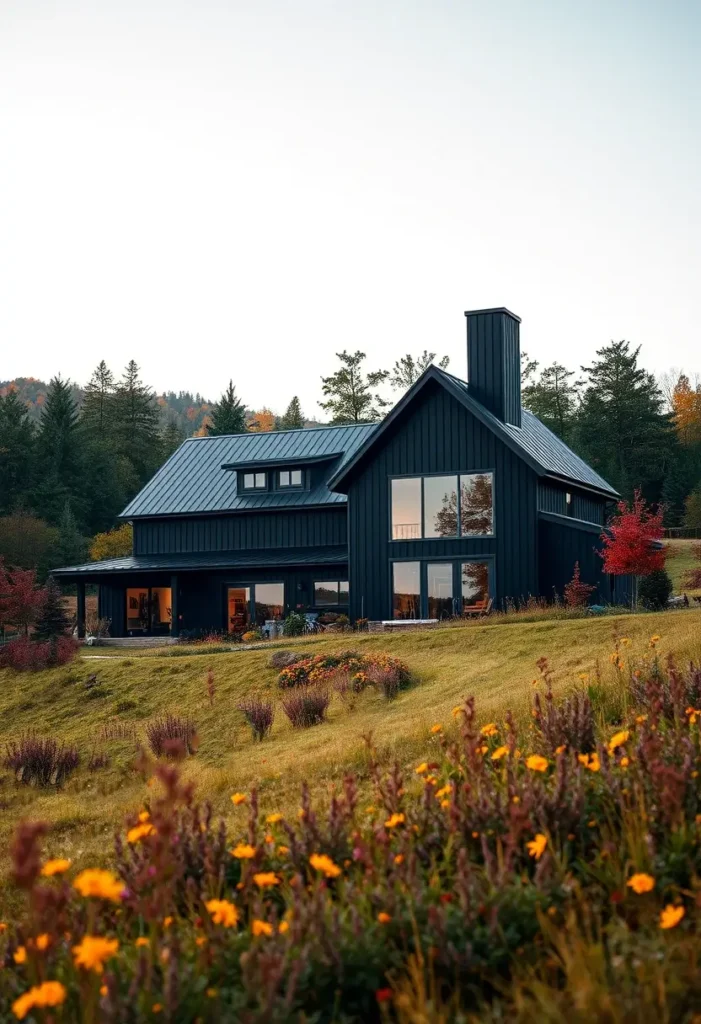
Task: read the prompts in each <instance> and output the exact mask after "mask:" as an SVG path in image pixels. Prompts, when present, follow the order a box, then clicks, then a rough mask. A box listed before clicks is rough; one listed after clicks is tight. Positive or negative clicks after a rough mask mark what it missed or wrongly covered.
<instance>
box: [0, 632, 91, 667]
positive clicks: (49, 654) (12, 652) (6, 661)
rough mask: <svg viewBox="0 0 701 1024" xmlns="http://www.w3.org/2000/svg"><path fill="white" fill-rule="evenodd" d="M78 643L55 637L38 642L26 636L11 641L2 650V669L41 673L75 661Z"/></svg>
mask: <svg viewBox="0 0 701 1024" xmlns="http://www.w3.org/2000/svg"><path fill="white" fill-rule="evenodd" d="M77 651H78V643H77V642H76V641H75V640H74V639H73V638H72V637H70V636H59V637H54V638H53V639H51V640H46V641H44V642H41V643H40V642H37V641H35V640H32V639H30V638H29V637H26V636H21V637H18V638H17V639H16V640H11V641H10V642H9V644H5V646H4V647H2V648H0V668H13V669H15V670H16V671H17V672H40V671H41V670H42V669H45V668H50V667H54V666H56V665H66V664H68V662H70V661H73V659H74V658H75V656H76V653H77Z"/></svg>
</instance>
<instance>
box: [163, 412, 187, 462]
mask: <svg viewBox="0 0 701 1024" xmlns="http://www.w3.org/2000/svg"><path fill="white" fill-rule="evenodd" d="M184 440H185V435H184V434H183V432H182V430H181V429H180V427H179V426H178V424H177V423H176V422H175V420H170V421H169V422H168V423H166V425H165V427H164V428H163V430H162V431H161V452H162V455H163V460H164V461H165V460H166V459H169V458H170V457H171V455H172V454H173V452H174V451H176V450H177V449H178V448H179V447H180V445H181V444H182V443H183V441H184Z"/></svg>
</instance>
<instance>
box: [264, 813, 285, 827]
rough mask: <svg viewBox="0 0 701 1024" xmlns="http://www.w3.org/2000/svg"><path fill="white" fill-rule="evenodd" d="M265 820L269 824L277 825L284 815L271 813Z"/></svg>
mask: <svg viewBox="0 0 701 1024" xmlns="http://www.w3.org/2000/svg"><path fill="white" fill-rule="evenodd" d="M265 820H266V821H267V823H268V824H269V825H277V823H278V821H282V815H281V814H278V813H275V814H269V815H268V817H267V818H266V819H265Z"/></svg>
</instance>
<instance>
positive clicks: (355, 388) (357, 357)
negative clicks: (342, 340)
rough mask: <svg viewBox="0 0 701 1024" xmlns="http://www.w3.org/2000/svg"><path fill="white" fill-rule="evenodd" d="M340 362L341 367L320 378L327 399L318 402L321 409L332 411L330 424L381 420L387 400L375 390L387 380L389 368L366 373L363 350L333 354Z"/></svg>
mask: <svg viewBox="0 0 701 1024" xmlns="http://www.w3.org/2000/svg"><path fill="white" fill-rule="evenodd" d="M336 355H337V357H338V359H340V361H341V367H340V369H338V370H336V372H335V373H333V374H331V376H330V377H322V378H321V390H322V392H323V394H324V395H325V397H326V401H324V402H319V405H320V406H321V408H322V409H325V410H326V411H327V412H329V413H331V422H332V423H367V422H371V421H373V420H378V419H380V417H381V415H382V410H383V409H385V408H386V407H387V406H388V405H389V404H390V403H389V402H387V401H385V399H384V398H382V397H381V395H379V394H378V393H377V392H376V391H375V389H376V388H377V387H378V386H379V385H380V384H382V383H383V382H384V381H386V380H387V377H388V376H389V371H388V370H377V371H375V372H374V373H367V374H366V373H365V372H364V370H363V365H362V364H363V361H364V360H365V358H366V356H365V353H364V352H360V351H357V352H354V353H352V354H351V353H350V352H346V351H345V349H344V351H343V352H337V353H336Z"/></svg>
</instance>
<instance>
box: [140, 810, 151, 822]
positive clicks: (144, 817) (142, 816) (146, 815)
mask: <svg viewBox="0 0 701 1024" xmlns="http://www.w3.org/2000/svg"><path fill="white" fill-rule="evenodd" d="M150 817H151V815H150V814H149V812H148V811H139V821H140V822H141V823H142V824H143V823H144V822H145V821H148V820H149V818H150Z"/></svg>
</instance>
